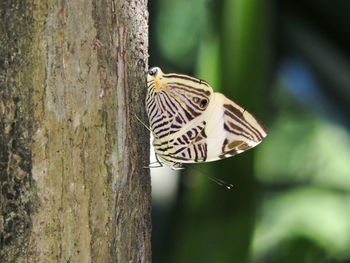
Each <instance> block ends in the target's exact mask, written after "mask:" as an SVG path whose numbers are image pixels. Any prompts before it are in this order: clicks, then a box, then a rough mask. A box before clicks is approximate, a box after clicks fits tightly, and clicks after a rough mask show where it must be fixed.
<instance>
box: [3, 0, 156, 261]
mask: <svg viewBox="0 0 350 263" xmlns="http://www.w3.org/2000/svg"><path fill="white" fill-rule="evenodd" d="M146 5H147V1H146V0H129V1H126V0H119V1H118V0H114V1H113V0H102V1H100V0H74V1H65V0H60V1H43V0H32V1H26V0H22V1H21V0H9V1H2V2H1V3H0V12H1V13H0V24H1V27H0V30H1V32H0V134H1V138H0V169H1V170H0V185H1V189H0V190H1V192H0V209H1V215H0V262H84V263H85V262H150V261H151V247H150V232H151V221H150V210H151V196H150V178H149V174H148V170H146V169H143V166H144V164H145V163H146V162H147V160H148V153H149V148H148V147H149V146H148V145H149V137H148V132H147V130H146V129H144V128H143V127H142V125H140V123H138V122H137V120H136V119H135V117H134V116H135V115H137V116H139V117H140V118H141V119H144V118H145V111H144V97H145V92H146V88H145V87H146V85H145V77H144V76H145V72H146V69H147V58H148V53H147V48H148V40H147V39H148V26H147V22H148V13H147V6H146Z"/></svg>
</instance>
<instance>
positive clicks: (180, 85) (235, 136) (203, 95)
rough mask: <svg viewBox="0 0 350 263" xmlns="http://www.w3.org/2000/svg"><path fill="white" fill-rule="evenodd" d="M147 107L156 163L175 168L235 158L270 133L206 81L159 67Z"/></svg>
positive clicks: (149, 78)
mask: <svg viewBox="0 0 350 263" xmlns="http://www.w3.org/2000/svg"><path fill="white" fill-rule="evenodd" d="M146 109H147V114H148V119H149V125H150V130H151V132H152V134H153V137H154V140H153V147H154V150H155V153H156V157H157V161H158V162H159V163H160V165H162V163H165V164H167V165H170V166H171V168H172V169H182V168H183V164H185V163H199V162H211V161H216V160H220V159H223V158H227V157H231V156H234V155H236V154H238V153H241V152H244V151H246V150H248V149H250V148H253V147H255V146H256V145H258V144H259V143H260V142H261V141H262V140H263V139H264V138H265V137H266V136H267V130H266V128H265V127H264V125H263V124H262V123H261V122H260V121H259V120H257V119H256V118H255V117H254V116H253V115H252V114H251V113H249V112H248V111H247V110H246V109H245V108H243V107H241V106H240V105H238V104H237V103H235V102H233V101H232V100H230V99H228V98H227V97H225V96H224V95H223V94H221V93H219V92H214V91H213V89H212V87H211V86H210V85H209V84H208V83H207V82H205V81H203V80H200V79H197V78H194V77H190V76H187V75H182V74H175V73H170V74H165V73H163V72H162V70H161V69H160V68H159V67H153V68H151V69H150V70H149V72H148V74H147V96H146Z"/></svg>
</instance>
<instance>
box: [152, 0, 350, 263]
mask: <svg viewBox="0 0 350 263" xmlns="http://www.w3.org/2000/svg"><path fill="white" fill-rule="evenodd" d="M307 2H308V1H307ZM311 2H312V1H311ZM314 2H315V1H314ZM276 5H277V4H276ZM291 5H292V4H291ZM159 6H160V9H159V12H158V14H157V16H158V18H157V19H156V28H157V30H156V34H157V40H158V41H159V42H157V43H156V44H154V45H159V46H161V50H162V53H163V56H164V58H165V59H164V58H163V59H164V60H165V61H168V62H169V63H170V64H172V65H177V67H179V68H182V69H183V70H182V71H179V70H178V71H179V73H181V72H182V73H186V72H187V73H188V71H190V70H189V67H190V66H192V65H193V63H194V62H195V61H196V62H197V63H196V67H195V69H196V70H195V72H197V74H195V75H196V76H197V77H199V78H202V79H204V80H207V81H208V82H209V83H210V84H211V85H212V86H213V88H214V89H215V90H216V91H221V92H223V93H225V94H226V95H228V96H229V97H231V98H233V99H234V100H235V101H237V102H238V103H240V104H242V105H244V106H245V107H247V108H248V109H249V110H250V111H252V112H253V113H254V114H255V115H256V116H258V117H259V119H262V120H263V122H264V123H265V124H266V125H267V127H268V130H269V135H268V137H267V138H266V139H265V141H264V142H262V144H261V145H259V146H258V147H257V148H256V149H253V150H251V151H249V152H247V153H243V154H242V155H239V156H237V157H234V158H231V159H228V160H223V161H219V162H216V163H215V164H206V165H202V166H200V169H202V170H203V172H202V174H201V175H200V173H199V174H198V172H193V170H191V169H189V170H188V171H187V173H188V174H190V175H191V177H190V178H188V177H187V176H189V175H188V174H186V175H184V176H186V177H183V180H184V181H186V182H189V181H190V183H187V184H185V186H183V187H184V188H185V189H184V191H180V196H179V200H178V203H177V205H176V209H175V210H174V213H173V214H172V217H173V221H172V224H171V225H169V228H168V229H166V231H167V233H172V235H171V237H173V238H172V239H171V240H170V241H169V240H168V241H167V242H168V246H167V248H168V250H167V253H164V254H163V257H162V261H160V262H164V261H166V262H272V263H274V262H276V263H277V262H309V263H319V262H334V260H336V261H342V260H343V261H345V260H349V259H350V252H349V249H348V248H349V247H350V234H349V233H350V213H349V204H350V178H349V177H350V165H349V160H350V134H349V130H348V129H349V127H350V125H349V120H348V118H345V120H343V121H342V122H339V119H341V117H340V116H341V115H337V114H339V112H344V103H343V104H342V102H344V101H348V100H349V99H350V98H349V97H348V95H346V94H348V93H347V90H348V86H347V85H343V83H348V82H346V81H345V82H344V81H342V82H340V81H333V82H332V81H330V82H331V83H333V84H332V85H333V86H331V88H330V89H329V90H327V91H324V90H323V91H322V88H324V89H325V85H326V84H325V83H326V81H323V80H325V76H326V75H327V76H329V75H330V74H329V71H322V70H320V69H322V68H323V69H327V66H328V65H327V62H328V60H327V58H329V54H326V55H325V53H323V52H325V49H320V50H317V49H316V48H315V47H318V46H327V45H328V42H327V41H332V39H330V40H329V39H328V40H325V39H322V38H312V37H311V35H312V34H314V33H315V31H311V33H312V34H306V35H305V36H304V37H303V38H300V35H298V34H296V32H299V31H298V29H300V32H301V31H302V30H305V28H302V27H301V28H300V27H297V26H295V25H294V24H293V23H291V21H293V19H297V20H298V19H299V20H301V19H300V17H299V16H301V14H305V10H299V9H296V10H294V13H296V14H297V15H295V17H294V18H293V19H289V18H285V19H282V20H281V19H280V20H279V21H282V22H283V23H284V24H283V25H274V24H273V22H275V21H273V19H274V17H273V16H275V17H277V16H282V15H283V13H277V12H278V10H280V12H286V10H287V11H288V12H289V11H290V9H289V8H288V5H287V4H286V5H284V4H280V5H277V7H276V6H274V5H273V4H272V2H270V1H267V2H264V3H262V2H261V1H254V0H248V1H247V0H245V1H244V0H234V1H229V0H227V1H224V0H222V1H218V2H215V4H213V2H210V1H208V3H206V2H205V1H200V0H193V1H178V2H177V1H164V2H162V5H159ZM193 6H195V8H193V9H191V10H190V8H191V7H193ZM311 6H312V7H313V5H311ZM319 8H320V10H321V9H322V6H320V7H319ZM338 8H339V9H340V8H341V6H339V7H338ZM334 9H336V8H335V7H334V8H333V9H332V10H333V11H334ZM281 10H282V11H281ZM306 13H307V14H308V16H307V18H308V19H309V21H312V20H313V19H317V17H316V16H312V15H311V14H309V13H308V12H306ZM323 14H324V15H325V16H326V15H327V8H325V9H323ZM151 16H152V14H151ZM315 23H316V22H315ZM284 25H287V26H284ZM276 28H278V29H279V30H280V31H281V32H282V33H280V35H278V37H280V40H279V41H280V42H283V43H284V42H285V44H284V45H285V46H284V47H287V48H286V49H287V51H285V54H283V55H282V58H281V59H283V58H284V57H288V56H290V55H291V54H290V53H289V49H292V48H293V52H294V53H297V54H298V56H300V57H302V58H303V59H302V61H304V62H305V63H310V64H312V63H314V64H313V66H314V68H316V69H319V71H317V70H315V71H312V72H311V73H312V74H313V75H314V76H317V77H319V78H321V79H322V82H320V83H321V84H320V83H316V84H315V87H316V88H315V87H313V88H315V89H317V92H316V91H315V90H311V89H308V88H310V87H306V88H305V87H300V85H299V84H300V81H303V80H305V79H303V77H301V78H300V76H299V75H293V81H295V83H294V86H295V89H299V90H301V93H293V91H291V90H288V89H286V87H285V86H283V85H281V83H277V81H275V80H280V79H281V75H283V74H284V72H283V71H281V70H276V71H275V72H273V68H272V66H271V64H272V60H271V57H270V56H271V55H273V54H274V52H275V46H276V45H278V44H281V43H279V42H278V43H277V42H273V40H274V39H275V38H276V35H272V34H273V33H274V32H275V30H276ZM342 33H344V32H341V31H338V34H339V35H340V34H342ZM341 37H342V36H339V38H341ZM315 39H316V40H315ZM342 39H344V38H342ZM298 41H300V43H301V44H300V46H297V47H296V46H293V43H294V45H296V44H295V43H296V42H298ZM344 43H346V42H344ZM307 47H311V48H309V49H307ZM276 53H277V52H276ZM274 55H276V54H274ZM327 55H328V56H327ZM317 58H319V60H317ZM151 60H152V58H151ZM160 61H161V60H160ZM317 61H321V62H322V65H325V66H324V67H322V66H319V65H318V64H317ZM336 62H338V61H336ZM346 62H347V63H349V59H348V58H347V59H346ZM156 64H157V65H159V63H156ZM332 65H338V67H337V68H332V70H333V71H332V72H335V73H336V76H337V80H339V79H341V80H344V79H347V77H346V74H347V73H345V72H347V71H346V70H344V69H345V68H344V67H343V65H344V64H342V63H336V64H332ZM347 65H348V64H347ZM160 66H162V65H160ZM328 69H329V68H328ZM342 72H343V73H342ZM315 78H316V77H315ZM347 80H348V79H347ZM272 82H276V83H277V84H278V85H274V86H273V85H272V84H271V83H272ZM302 83H305V82H302ZM306 83H307V84H306V85H309V86H311V85H310V82H306ZM342 85H343V86H342ZM303 88H305V89H303ZM341 89H344V93H343V94H345V96H335V95H334V94H333V92H334V91H337V92H338V93H339V94H341V93H340V91H341ZM346 89H347V90H346ZM302 92H304V93H302ZM320 93H325V95H326V96H327V95H329V97H330V98H331V99H332V101H331V103H333V108H332V111H330V107H328V106H329V105H327V99H329V98H328V97H327V99H324V100H322V99H320ZM315 94H316V95H315ZM336 95H337V94H336ZM307 96H308V97H307ZM321 97H322V96H321ZM338 102H339V103H338ZM317 103H318V106H315V105H316V104H317ZM328 103H329V102H328ZM342 107H343V108H342ZM345 107H347V108H345V110H347V111H349V108H348V105H347V106H345ZM345 112H346V111H345ZM203 174H210V175H214V176H217V177H219V178H222V179H224V180H226V181H229V182H232V183H233V184H234V188H233V190H231V191H227V190H226V189H225V188H220V187H218V186H216V185H215V184H214V183H212V182H211V181H210V180H206V178H205V176H203ZM164 176H166V175H164ZM153 253H154V254H156V255H157V253H158V251H157V247H155V248H154V252H153ZM155 262H156V261H155Z"/></svg>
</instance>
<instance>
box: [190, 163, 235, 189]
mask: <svg viewBox="0 0 350 263" xmlns="http://www.w3.org/2000/svg"><path fill="white" fill-rule="evenodd" d="M184 167H187V168H190V169H194V170H196V171H197V172H200V173H203V174H204V175H205V176H206V177H208V179H209V180H211V181H213V182H214V183H216V184H217V185H219V186H223V187H226V188H227V189H228V190H231V189H232V188H233V184H231V183H229V182H226V181H224V180H222V179H219V178H217V177H215V176H210V175H208V174H207V173H206V172H204V171H202V170H200V169H198V168H197V167H194V166H187V165H186V166H185V165H184Z"/></svg>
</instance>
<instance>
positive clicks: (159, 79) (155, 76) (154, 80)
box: [147, 67, 166, 91]
mask: <svg viewBox="0 0 350 263" xmlns="http://www.w3.org/2000/svg"><path fill="white" fill-rule="evenodd" d="M147 83H148V85H150V84H152V85H154V86H155V89H156V91H159V90H160V89H161V88H163V89H164V88H165V85H166V84H165V82H164V81H163V71H162V70H161V69H160V68H158V67H153V68H151V69H150V70H149V71H148V74H147Z"/></svg>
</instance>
